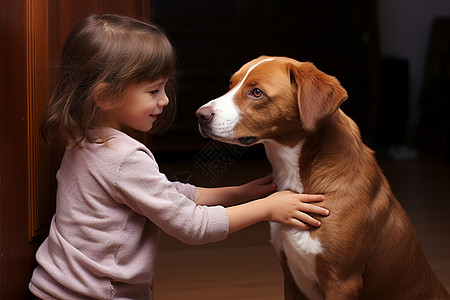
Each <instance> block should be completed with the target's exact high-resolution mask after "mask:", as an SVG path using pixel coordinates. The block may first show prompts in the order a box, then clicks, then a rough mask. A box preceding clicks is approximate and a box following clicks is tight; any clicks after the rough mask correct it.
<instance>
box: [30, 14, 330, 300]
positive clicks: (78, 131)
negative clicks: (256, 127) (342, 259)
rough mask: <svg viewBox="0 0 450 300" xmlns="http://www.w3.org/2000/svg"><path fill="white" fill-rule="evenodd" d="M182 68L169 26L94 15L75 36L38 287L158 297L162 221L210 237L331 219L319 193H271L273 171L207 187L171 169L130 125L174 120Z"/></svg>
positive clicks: (58, 110)
mask: <svg viewBox="0 0 450 300" xmlns="http://www.w3.org/2000/svg"><path fill="white" fill-rule="evenodd" d="M174 68H175V53H174V50H173V48H172V46H171V44H170V42H169V40H168V39H167V37H166V36H165V35H164V33H163V32H162V31H161V30H160V29H158V28H157V27H155V26H153V25H150V24H147V23H144V22H140V21H137V20H135V19H132V18H128V17H122V16H117V15H103V16H96V15H92V16H89V17H88V18H86V19H85V20H83V21H82V22H81V23H79V24H78V25H77V26H76V27H75V28H74V30H73V31H72V33H71V34H70V36H69V37H68V39H67V41H66V44H65V46H64V49H63V53H62V56H61V63H60V72H59V75H58V78H57V81H56V86H55V89H54V92H53V94H52V97H51V103H50V105H49V108H48V114H47V116H46V118H45V120H44V122H43V125H42V134H43V136H44V138H45V139H47V140H52V139H54V138H57V137H63V138H64V140H65V142H66V143H67V148H66V151H65V154H64V157H63V160H62V163H61V167H60V169H59V171H58V174H57V180H58V190H57V195H56V199H57V204H56V214H55V216H54V217H53V220H52V223H51V227H50V233H49V236H48V238H47V239H46V240H45V241H44V243H43V244H42V245H41V247H40V248H39V250H38V252H37V254H36V258H37V261H38V263H39V266H38V267H37V268H36V269H35V271H34V273H33V277H32V279H31V282H30V285H29V288H30V290H31V291H32V292H33V294H34V295H36V296H37V297H39V298H42V299H92V298H95V299H152V291H151V287H152V281H153V273H154V268H155V257H156V247H157V243H158V228H161V229H162V230H164V231H165V232H166V233H168V234H169V235H172V236H174V237H176V238H177V239H180V240H181V241H183V242H185V243H189V244H203V243H210V242H215V241H220V240H223V239H225V238H226V237H227V235H228V234H230V233H232V232H235V231H237V230H240V229H242V228H244V227H247V226H249V225H252V224H254V223H256V222H259V221H263V220H265V221H274V222H280V223H284V224H287V225H292V226H297V227H298V228H301V229H308V228H309V225H308V224H310V225H313V226H320V222H319V221H318V220H315V219H313V218H312V217H310V216H309V215H307V214H306V213H304V212H310V213H316V214H321V215H327V214H328V211H327V210H325V209H323V208H321V207H318V206H315V205H312V204H307V203H304V202H315V201H321V200H322V199H323V196H320V195H299V194H294V193H291V192H278V193H274V194H272V195H269V196H267V195H268V194H269V193H272V192H273V191H274V190H275V186H274V184H273V183H271V178H270V176H267V177H264V178H262V179H258V180H255V181H252V182H249V183H247V184H244V185H242V186H236V187H223V188H210V189H208V188H200V187H194V186H192V185H189V184H182V183H179V182H170V181H169V180H168V179H167V178H166V177H165V176H164V175H163V174H161V173H160V172H159V170H158V165H157V163H156V161H155V159H154V157H153V155H152V153H151V152H150V150H149V149H147V148H146V147H145V146H144V145H143V144H141V143H139V142H138V141H136V140H134V139H132V138H131V137H129V136H128V135H127V134H125V133H124V131H126V129H135V130H138V131H142V132H147V131H149V130H150V129H152V128H153V129H158V128H162V127H163V125H165V124H168V123H170V120H171V119H172V116H173V107H174V100H173V99H171V100H170V101H169V98H168V97H167V95H166V93H167V94H169V93H171V91H172V89H171V88H172V86H173V84H172V82H173V81H172V75H173V73H174ZM255 198H259V199H257V200H254V201H251V202H246V201H249V200H251V199H255ZM245 202H246V203H245ZM238 203H244V204H240V205H235V206H230V205H234V204H238ZM225 207H227V208H225ZM302 211H304V212H302Z"/></svg>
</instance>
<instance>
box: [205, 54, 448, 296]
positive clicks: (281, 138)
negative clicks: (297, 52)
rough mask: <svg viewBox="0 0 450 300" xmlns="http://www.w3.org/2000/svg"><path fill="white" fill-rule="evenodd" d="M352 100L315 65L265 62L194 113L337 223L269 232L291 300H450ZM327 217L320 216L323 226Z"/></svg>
mask: <svg viewBox="0 0 450 300" xmlns="http://www.w3.org/2000/svg"><path fill="white" fill-rule="evenodd" d="M346 99H347V93H346V91H345V90H344V88H343V87H342V86H341V85H340V83H339V81H338V80H337V79H336V78H334V77H332V76H329V75H327V74H325V73H323V72H321V71H319V70H318V69H317V68H316V67H315V66H314V65H313V64H311V63H307V62H306V63H302V62H298V61H296V60H293V59H289V58H284V57H259V58H258V59H255V60H252V61H250V62H249V63H247V64H245V65H244V66H243V67H242V68H241V69H240V70H239V71H237V72H236V73H235V74H234V75H233V76H232V78H231V83H230V90H229V92H228V93H226V94H225V95H223V96H222V97H220V98H217V99H215V100H212V101H210V102H209V103H207V104H205V105H203V106H202V107H201V108H199V110H198V111H197V113H196V114H197V117H198V122H199V127H200V131H201V133H202V134H203V136H205V137H210V138H213V139H216V140H220V141H223V142H227V143H234V144H238V145H243V146H250V145H253V144H256V143H262V144H264V146H265V150H266V154H267V157H268V159H269V161H270V163H271V165H272V168H273V176H274V181H275V182H276V184H277V185H278V189H279V190H286V189H288V190H292V191H296V192H299V193H309V194H324V195H325V200H324V201H323V202H322V203H319V205H321V206H323V207H326V208H328V209H329V210H330V211H331V214H330V215H329V216H328V217H326V218H321V221H322V226H321V227H320V228H317V229H313V230H305V231H302V230H299V229H294V228H291V227H288V226H285V225H280V224H275V223H272V224H271V236H272V243H273V245H274V247H275V249H276V251H277V253H278V255H279V257H280V260H281V262H282V265H283V270H284V272H285V298H286V299H450V296H449V294H448V292H447V291H446V289H445V288H444V287H443V285H442V284H441V282H440V281H439V280H438V278H437V277H436V275H435V274H434V273H433V271H432V270H431V268H430V266H429V264H428V262H427V260H426V258H425V255H424V253H423V251H422V248H421V246H420V244H419V240H418V238H417V235H416V233H415V230H414V228H413V226H412V224H411V221H410V220H409V218H408V216H407V215H406V213H405V211H404V210H403V208H402V206H401V205H400V204H399V202H398V201H397V200H396V199H395V197H394V195H393V194H392V192H391V189H390V187H389V184H388V182H387V181H386V178H385V177H384V175H383V173H382V171H381V169H380V167H379V166H378V164H377V162H376V160H375V158H374V155H373V152H372V151H371V150H370V149H369V148H368V147H367V146H365V145H364V144H363V142H362V140H361V137H360V132H359V129H358V127H357V125H356V124H355V123H354V122H353V121H352V120H351V119H350V118H349V117H347V116H346V115H345V114H344V113H343V112H342V110H341V109H340V108H339V106H340V104H341V103H342V102H343V101H344V100H346ZM318 218H320V217H318Z"/></svg>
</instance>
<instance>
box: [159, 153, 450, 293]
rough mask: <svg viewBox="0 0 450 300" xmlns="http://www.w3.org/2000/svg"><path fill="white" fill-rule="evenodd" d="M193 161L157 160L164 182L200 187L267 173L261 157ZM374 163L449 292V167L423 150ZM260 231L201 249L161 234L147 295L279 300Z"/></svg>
mask: <svg viewBox="0 0 450 300" xmlns="http://www.w3.org/2000/svg"><path fill="white" fill-rule="evenodd" d="M195 161H196V159H195V157H193V159H187V160H180V161H175V162H174V161H173V160H166V161H164V160H163V161H160V167H161V171H163V172H164V173H166V174H167V176H168V177H169V178H171V179H172V180H173V179H180V180H183V179H186V178H189V180H190V181H191V182H193V183H194V184H197V185H201V186H213V185H218V186H222V185H230V184H238V183H241V182H246V181H248V180H250V179H254V178H257V177H259V176H263V175H265V174H267V173H269V172H270V166H269V165H268V163H267V162H266V161H265V160H263V159H248V158H247V159H242V158H241V159H239V158H237V159H235V160H231V161H230V162H229V163H227V164H226V165H222V166H209V170H206V169H205V166H202V165H198V164H197V163H196V162H195ZM380 164H381V166H382V168H383V170H384V171H385V174H386V176H387V178H388V180H389V181H390V183H391V187H392V189H393V191H394V193H395V194H396V196H397V199H399V201H400V202H401V203H402V205H403V207H404V208H405V210H406V211H407V212H408V214H409V216H410V217H411V219H412V222H413V224H414V226H415V228H416V230H417V233H418V235H419V238H420V241H421V244H422V246H423V248H424V251H425V253H426V255H427V257H428V260H429V262H430V265H431V266H432V268H433V269H434V271H435V272H436V274H437V275H438V277H439V278H440V279H441V281H442V282H443V283H444V285H445V286H446V288H447V290H450V216H449V211H450V164H449V163H445V162H442V161H439V160H436V159H434V158H432V157H429V156H427V155H419V159H417V160H415V161H406V162H396V161H392V160H388V159H380ZM214 168H216V169H214ZM211 170H215V172H213V173H211V172H210V171H211ZM205 172H206V173H205ZM208 172H209V173H208ZM268 228H269V226H268V224H267V223H260V224H257V225H254V226H252V227H250V228H247V229H245V230H242V231H240V232H237V233H234V234H232V235H230V236H229V237H228V238H227V240H225V241H223V242H219V243H215V244H210V245H204V246H189V245H184V244H182V243H180V242H178V241H176V240H174V239H173V238H171V237H168V236H166V235H164V234H162V236H161V241H160V247H159V253H158V260H157V270H156V274H155V282H154V292H155V300H176V299H184V300H190V299H195V300H203V299H204V300H211V299H215V300H222V299H223V300H225V299H226V300H229V299H238V300H240V299H245V300H251V299H255V300H256V299H258V300H265V299H267V300H269V299H270V300H277V299H283V283H282V282H283V277H282V272H281V268H280V266H279V264H278V261H277V258H276V256H275V253H274V251H273V249H272V247H271V245H270V243H269V233H268Z"/></svg>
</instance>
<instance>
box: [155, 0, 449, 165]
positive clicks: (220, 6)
mask: <svg viewBox="0 0 450 300" xmlns="http://www.w3.org/2000/svg"><path fill="white" fill-rule="evenodd" d="M399 1H401V0H399ZM384 2H386V1H374V0H359V1H357V0H345V1H331V0H321V1H313V0H302V1H291V0H233V1H207V0H203V1H202V0H196V1H183V0H152V1H151V20H152V22H154V23H156V24H159V25H161V26H162V27H163V28H164V29H165V30H166V32H167V33H168V35H169V36H170V37H171V38H172V41H173V44H174V46H175V47H176V49H177V52H178V56H179V74H178V79H179V93H178V113H177V117H176V121H175V123H174V124H173V126H172V128H171V129H170V130H169V131H168V132H167V133H165V134H164V135H162V136H154V137H153V143H152V150H153V151H154V152H156V153H158V152H160V153H168V152H173V151H176V152H178V151H180V152H181V153H187V152H195V151H198V149H200V148H201V147H203V145H204V144H205V143H207V141H206V140H205V139H203V138H202V137H201V136H200V134H199V133H198V129H197V124H196V119H195V111H196V110H197V108H198V107H199V106H201V105H203V104H204V103H206V102H208V101H209V100H212V99H214V98H216V97H218V96H220V95H222V94H224V93H225V92H226V91H227V89H228V82H229V78H230V76H231V75H232V74H233V73H234V72H235V71H237V70H238V69H239V68H240V66H242V65H243V64H244V63H246V62H247V61H249V60H251V59H254V58H256V57H258V56H260V55H274V56H288V57H291V58H294V59H297V60H299V61H310V62H313V63H314V64H315V65H316V66H317V67H318V68H319V69H321V70H322V71H324V72H326V73H327V74H330V75H333V76H336V77H337V78H338V79H339V80H340V82H341V83H342V85H343V86H344V88H345V89H346V90H347V92H348V94H349V99H348V100H347V101H346V102H345V103H344V104H343V105H342V107H341V108H342V109H343V110H344V112H346V113H347V114H348V115H349V116H350V117H351V118H352V119H354V120H355V121H356V123H357V124H358V125H359V127H360V129H361V132H362V136H363V139H364V140H365V142H366V143H367V144H369V146H371V147H373V148H376V149H380V150H385V149H387V148H388V147H391V146H398V145H405V147H408V149H416V148H417V149H420V150H425V151H427V152H430V153H432V154H434V155H436V156H439V157H442V158H446V159H449V157H450V154H449V147H448V146H449V142H448V135H449V129H448V128H449V122H448V121H447V119H448V118H447V117H446V115H447V112H448V106H449V105H448V103H449V101H450V92H449V88H448V87H449V86H450V76H449V73H450V71H449V68H450V67H449V66H450V64H449V49H450V46H449V45H450V42H449V39H450V27H449V21H448V20H447V19H443V18H440V19H438V20H435V19H436V18H435V16H431V15H433V14H432V12H428V13H424V15H426V16H427V17H423V16H422V18H425V19H426V20H427V22H428V23H430V24H428V23H427V24H428V25H427V26H428V27H427V28H428V30H429V31H430V32H429V33H428V32H426V33H424V34H422V35H419V32H417V37H418V38H417V41H422V44H420V45H418V44H417V41H409V42H408V41H406V42H404V44H408V43H410V44H411V45H410V46H407V47H416V48H420V49H425V50H421V51H422V52H421V53H413V54H411V55H410V54H409V52H408V49H406V50H405V51H403V52H402V51H401V50H400V51H395V47H396V45H395V42H397V41H398V38H396V36H395V32H396V30H397V29H396V28H395V26H404V25H403V24H416V23H420V19H418V20H416V21H414V18H411V17H410V16H408V15H407V11H408V8H407V7H406V8H405V7H404V11H397V12H394V10H395V9H397V8H395V7H392V5H394V6H395V3H394V4H392V5H391V4H390V3H388V2H386V3H384ZM397 2H398V1H397ZM434 2H436V1H434ZM437 2H439V0H438V1H437ZM441 2H442V1H441ZM408 3H409V5H410V6H411V7H416V9H419V10H420V5H419V4H418V1H410V2H408ZM442 3H443V2H442ZM442 9H443V10H441V11H440V13H444V14H445V11H446V10H447V16H449V15H450V6H449V5H446V7H442ZM431 10H432V9H431ZM425 12H426V11H425ZM392 13H395V16H394V17H393V16H392V15H391V14H392ZM408 22H409V23H408ZM424 22H425V21H422V23H424ZM396 24H397V25H396ZM394 25H395V26H394ZM380 28H381V30H380ZM415 30H416V29H415V28H413V27H411V28H407V27H406V28H404V29H403V31H405V32H406V33H407V34H414V31H415ZM416 31H417V30H416ZM431 32H433V34H431ZM397 34H398V35H399V36H400V38H403V36H404V35H405V34H404V33H401V32H400V33H397ZM393 35H394V36H393ZM406 38H407V36H406V37H405V39H406ZM390 39H391V40H390ZM383 43H384V45H383ZM425 44H426V45H425ZM392 49H394V50H392ZM411 49H412V48H411ZM411 51H412V50H411ZM416 52H417V51H416ZM410 56H412V57H410ZM417 56H419V58H417ZM422 56H423V57H422ZM433 63H434V64H435V65H436V64H437V65H439V66H441V67H440V68H436V67H434V68H433V67H430V64H433ZM418 64H419V65H421V64H422V65H423V67H422V68H417V65H418ZM418 73H419V75H417V74H418ZM417 77H419V81H421V82H420V83H417ZM411 81H412V82H413V84H414V85H413V86H412V85H411ZM418 85H420V87H417V86H418ZM418 103H419V104H418ZM413 151H414V150H413ZM411 157H415V156H414V155H413V156H406V158H411ZM400 159H402V158H401V157H400Z"/></svg>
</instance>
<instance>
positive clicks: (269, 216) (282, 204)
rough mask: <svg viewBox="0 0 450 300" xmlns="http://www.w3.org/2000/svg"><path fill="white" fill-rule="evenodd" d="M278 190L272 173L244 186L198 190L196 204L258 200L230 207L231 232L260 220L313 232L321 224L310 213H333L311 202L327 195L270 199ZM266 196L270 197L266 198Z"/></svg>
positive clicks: (285, 194) (288, 194)
mask: <svg viewBox="0 0 450 300" xmlns="http://www.w3.org/2000/svg"><path fill="white" fill-rule="evenodd" d="M275 189H276V185H275V184H274V183H273V182H272V174H270V175H267V176H265V177H263V178H260V179H256V180H253V181H250V182H249V183H247V184H244V185H240V186H232V187H222V188H199V187H196V189H195V199H194V201H195V203H196V204H198V205H208V206H213V205H222V206H231V205H235V204H239V203H243V202H246V201H249V200H253V199H257V198H258V200H255V201H252V202H248V203H244V204H240V205H236V206H231V207H227V208H226V210H227V213H228V218H229V233H232V232H235V231H238V230H240V229H243V228H245V227H248V226H250V225H253V224H255V223H258V222H260V221H273V222H278V223H283V224H286V225H291V226H296V227H298V228H300V229H309V228H310V226H309V225H312V226H316V227H318V226H320V224H321V223H320V221H318V220H316V219H314V218H313V217H311V216H310V215H308V214H307V213H315V214H319V215H324V216H327V215H328V214H329V211H328V210H327V209H325V208H322V207H319V206H316V205H313V204H308V203H307V202H318V201H322V200H323V199H324V196H323V195H307V194H297V193H293V192H290V191H283V192H277V193H274V194H272V195H270V196H267V195H268V194H270V193H272V192H274V191H275ZM264 196H267V197H265V198H262V197H264Z"/></svg>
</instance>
